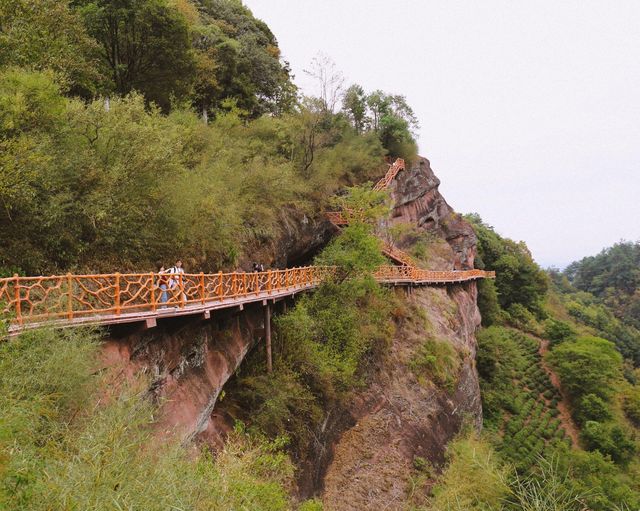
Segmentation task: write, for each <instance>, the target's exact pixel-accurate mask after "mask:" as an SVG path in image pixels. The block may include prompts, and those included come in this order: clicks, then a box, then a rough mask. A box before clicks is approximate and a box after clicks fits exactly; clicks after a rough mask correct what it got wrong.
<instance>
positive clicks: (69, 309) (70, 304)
mask: <svg viewBox="0 0 640 511" xmlns="http://www.w3.org/2000/svg"><path fill="white" fill-rule="evenodd" d="M67 318H69V319H73V276H72V275H71V273H67Z"/></svg>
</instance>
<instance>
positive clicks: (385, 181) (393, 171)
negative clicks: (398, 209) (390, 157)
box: [373, 158, 404, 191]
mask: <svg viewBox="0 0 640 511" xmlns="http://www.w3.org/2000/svg"><path fill="white" fill-rule="evenodd" d="M401 170H404V160H403V159H402V158H398V159H397V160H396V161H394V162H393V165H391V167H389V170H388V171H387V173H386V174H385V175H384V177H383V178H381V179H380V181H378V182H377V183H376V184H375V186H374V187H373V189H374V190H376V191H380V190H384V189H386V188H388V187H389V185H390V184H391V182H392V181H393V180H394V179H395V177H396V175H397V174H398V172H400V171H401Z"/></svg>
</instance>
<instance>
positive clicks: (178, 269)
mask: <svg viewBox="0 0 640 511" xmlns="http://www.w3.org/2000/svg"><path fill="white" fill-rule="evenodd" d="M167 273H168V274H170V275H176V277H171V278H169V289H170V290H173V289H175V288H176V286H177V285H178V282H179V280H178V279H179V278H180V277H177V275H179V274H181V273H184V268H183V267H182V260H181V259H178V260H177V261H176V264H174V265H173V266H172V267H171V268H169V269H168V270H167ZM174 294H175V292H174ZM182 301H183V302H186V301H187V295H186V294H184V293H182Z"/></svg>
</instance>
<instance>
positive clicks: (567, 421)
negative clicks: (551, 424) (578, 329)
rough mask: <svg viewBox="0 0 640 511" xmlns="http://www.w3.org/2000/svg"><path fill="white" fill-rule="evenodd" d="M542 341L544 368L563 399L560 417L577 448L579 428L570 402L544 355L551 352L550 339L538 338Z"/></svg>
mask: <svg viewBox="0 0 640 511" xmlns="http://www.w3.org/2000/svg"><path fill="white" fill-rule="evenodd" d="M538 340H539V341H540V350H539V353H540V356H541V357H542V359H541V361H540V363H541V364H542V368H543V369H544V371H545V372H546V373H547V375H548V376H549V380H551V384H552V385H553V386H554V387H555V388H556V389H558V392H560V396H561V397H562V399H560V401H558V411H559V412H560V414H559V418H560V423H561V424H562V427H563V428H564V430H565V432H566V433H567V435H569V438H571V442H572V443H573V448H574V449H576V448H578V446H579V445H580V444H579V443H578V438H579V433H578V428H577V427H576V425H575V423H574V422H573V419H572V418H571V413H569V404H568V401H567V399H566V397H565V396H564V394H563V392H562V389H561V388H560V378H559V377H558V375H557V374H556V373H555V372H554V371H553V370H552V369H551V368H550V367H549V366H547V364H546V363H545V361H544V356H545V355H546V354H547V353H548V352H549V341H548V340H546V339H538Z"/></svg>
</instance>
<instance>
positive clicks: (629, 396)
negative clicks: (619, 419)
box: [622, 387, 640, 427]
mask: <svg viewBox="0 0 640 511" xmlns="http://www.w3.org/2000/svg"><path fill="white" fill-rule="evenodd" d="M622 408H623V410H624V413H625V414H626V415H627V417H628V418H629V420H630V421H631V422H633V423H634V424H635V425H636V426H638V427H640V387H633V388H632V389H631V390H630V391H628V392H626V393H625V395H624V400H623V402H622Z"/></svg>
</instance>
